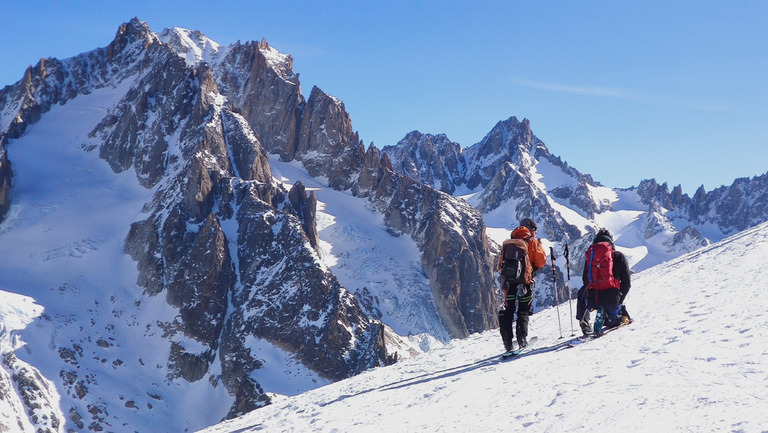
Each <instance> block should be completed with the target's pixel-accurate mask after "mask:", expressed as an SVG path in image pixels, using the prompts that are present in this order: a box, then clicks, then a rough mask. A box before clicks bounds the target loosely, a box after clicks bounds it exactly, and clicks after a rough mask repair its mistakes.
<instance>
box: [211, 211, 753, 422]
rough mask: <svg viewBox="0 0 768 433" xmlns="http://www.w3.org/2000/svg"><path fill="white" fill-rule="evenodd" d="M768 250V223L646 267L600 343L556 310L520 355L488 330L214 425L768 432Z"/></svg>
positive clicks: (539, 316)
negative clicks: (621, 322)
mask: <svg viewBox="0 0 768 433" xmlns="http://www.w3.org/2000/svg"><path fill="white" fill-rule="evenodd" d="M766 260H768V224H761V225H759V226H757V227H755V228H752V229H749V230H747V231H744V232H741V233H739V234H737V235H735V236H732V237H730V238H727V239H725V240H723V241H721V242H719V243H716V244H712V245H710V246H708V247H705V248H702V249H699V250H697V251H695V252H693V253H691V254H687V255H683V256H681V257H679V258H678V259H675V260H673V261H671V262H668V263H665V264H663V265H659V266H656V267H653V268H651V269H648V270H645V271H643V272H640V273H638V274H635V276H634V281H633V285H632V290H631V291H630V293H629V296H628V297H627V306H628V309H629V312H630V313H631V314H632V317H633V318H634V319H635V322H634V323H632V324H631V325H629V326H627V327H624V328H620V329H618V330H616V331H615V332H612V333H608V334H606V335H605V336H603V337H602V338H600V339H597V340H594V341H591V342H588V343H585V344H581V345H578V346H576V347H574V348H568V347H567V343H568V342H569V341H570V340H571V337H569V336H570V329H569V327H568V325H567V323H568V319H567V317H565V314H561V315H562V316H563V319H564V320H563V323H565V324H566V329H564V331H563V338H560V332H559V330H558V325H557V318H556V314H557V310H556V309H555V308H548V309H546V310H544V311H540V312H538V313H536V314H534V315H533V316H532V317H531V329H532V331H533V334H535V335H537V336H538V337H539V340H538V342H537V344H536V346H535V348H534V349H533V350H532V351H529V352H527V353H525V354H523V355H522V356H520V357H519V358H516V359H513V360H510V361H500V359H499V358H500V356H499V355H500V353H501V352H502V351H503V345H502V343H501V337H500V336H499V334H498V331H497V330H491V331H487V332H484V333H478V334H474V335H472V336H470V337H469V338H466V339H456V340H453V341H452V342H451V343H449V344H447V345H445V346H444V347H442V348H439V349H435V350H433V351H430V352H429V353H426V354H423V355H421V356H418V357H416V358H413V359H409V360H406V361H404V362H401V363H398V364H396V365H393V366H390V367H386V368H377V369H374V370H371V371H367V372H365V373H363V374H361V375H359V376H356V377H354V378H350V379H346V380H343V381H341V382H337V383H334V384H332V385H327V386H324V387H321V388H318V389H316V390H313V391H309V392H306V393H304V394H301V395H298V396H294V397H288V398H283V399H279V400H276V401H275V403H274V404H273V405H271V406H269V407H266V408H264V409H261V410H258V411H254V412H251V413H249V414H248V415H245V416H243V417H241V418H238V419H235V420H231V421H227V422H224V423H221V424H219V425H217V426H213V427H210V428H208V429H205V430H204V432H205V433H225V432H239V433H247V432H260V431H280V432H304V431H313V432H334V431H343V432H350V433H351V432H369V431H380V432H402V431H421V432H475V431H482V432H508V431H518V430H520V431H523V430H524V431H526V432H554V431H576V432H582V431H596V432H615V431H690V432H694V431H695V432H722V431H739V432H762V431H765V428H766V425H768V412H766V411H765V402H766V400H768V362H766V356H768V355H767V354H766V345H767V344H768V339H766V337H765V333H764V329H765V328H766V326H768V298H767V297H765V296H763V294H762V288H763V287H766V285H768V273H766V272H764V271H763V264H764V263H765V262H766ZM566 309H567V308H566ZM561 310H563V308H562V306H561ZM576 329H578V326H576ZM577 332H578V331H577Z"/></svg>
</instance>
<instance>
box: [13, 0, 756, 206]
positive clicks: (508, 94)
mask: <svg viewBox="0 0 768 433" xmlns="http://www.w3.org/2000/svg"><path fill="white" fill-rule="evenodd" d="M133 17H139V18H140V19H142V20H144V21H146V22H147V23H148V24H149V26H150V28H151V29H152V30H153V31H155V32H160V31H162V29H164V28H166V27H174V26H176V27H183V28H188V29H194V30H199V31H201V32H202V33H204V34H206V35H207V36H208V37H209V38H211V39H213V40H215V41H216V42H218V43H220V44H224V45H229V44H231V43H234V42H236V41H237V40H241V41H250V40H261V39H262V38H264V39H266V40H267V42H269V43H270V44H271V45H272V46H274V47H275V48H277V49H278V50H279V51H281V52H284V53H288V54H291V55H292V56H293V58H294V71H295V72H298V73H299V74H300V77H301V83H302V90H303V92H304V94H305V96H307V97H308V95H309V91H310V90H311V88H312V86H314V85H317V86H318V87H320V88H321V89H322V90H323V91H325V92H326V93H329V94H331V95H333V96H336V97H338V98H339V99H341V100H342V101H344V103H345V105H346V108H347V111H348V112H349V113H350V116H351V118H352V124H353V126H354V128H355V129H356V130H357V131H358V132H359V133H360V137H361V139H362V140H363V141H364V142H365V144H366V145H368V144H370V143H371V142H373V143H374V144H375V145H376V146H378V147H383V146H386V145H391V144H395V143H396V142H397V141H399V140H400V139H401V138H403V137H404V136H405V134H407V133H408V132H410V131H413V130H419V131H421V132H424V133H431V134H440V133H445V134H446V135H447V136H448V138H449V139H451V140H453V141H455V142H458V143H460V144H461V145H462V146H470V145H472V144H474V143H476V142H478V141H480V140H481V139H482V138H483V137H484V136H485V134H487V133H488V132H489V131H490V130H491V128H492V127H493V126H494V125H495V124H496V122H498V121H500V120H504V119H507V118H508V117H510V116H517V117H518V118H519V119H522V118H528V119H529V120H530V121H531V127H532V129H533V133H534V134H535V135H536V136H537V137H539V138H540V139H541V140H542V141H544V143H546V145H547V146H548V147H549V149H550V151H551V152H552V153H554V154H555V155H558V156H560V157H561V158H562V159H563V160H565V161H567V162H568V163H569V164H571V165H572V166H574V167H575V168H577V169H578V170H580V171H582V172H585V173H589V174H591V175H593V177H594V178H595V179H596V180H597V181H599V182H601V183H603V184H605V185H607V186H612V187H629V186H633V185H637V184H638V183H639V181H640V180H642V179H646V178H655V179H656V180H657V181H659V182H660V183H661V182H668V183H669V185H670V187H671V186H674V185H677V184H682V186H683V191H684V192H685V193H688V194H689V195H693V193H694V192H695V189H696V188H697V187H698V186H699V185H702V184H703V185H704V186H705V188H706V189H707V190H708V191H709V190H712V189H714V188H717V187H719V186H720V185H730V184H731V183H732V182H733V181H734V179H736V178H738V177H752V176H755V175H761V174H763V173H766V172H768V1H757V0H754V1H746V0H745V1H707V0H704V1H689V0H680V1H668V0H663V1H656V0H652V1H621V0H619V1H589V0H584V1H570V0H563V1H528V2H523V1H509V0H508V1H483V0H478V1H469V0H450V1H436V0H430V1H426V0H413V1H403V0H388V1H363V0H358V1H351V0H347V1H343V0H329V1H255V0H242V1H228V0H217V1H185V2H181V1H177V2H174V1H158V0H149V1H146V0H134V1H55V2H54V1H35V0H32V1H27V0H25V1H17V0H10V1H9V0H2V2H0V86H3V85H7V84H12V83H14V82H16V81H17V80H19V79H20V78H21V77H22V75H23V73H24V70H25V68H26V67H27V66H29V65H31V64H34V63H36V62H37V60H38V59H40V58H42V57H57V58H61V59H63V58H67V57H71V56H74V55H76V54H79V53H81V52H85V51H90V50H92V49H95V48H98V47H103V46H106V45H107V44H109V42H110V41H111V40H112V39H113V38H114V35H115V32H116V31H117V28H118V26H119V25H120V24H121V23H123V22H127V21H128V20H130V19H131V18H133Z"/></svg>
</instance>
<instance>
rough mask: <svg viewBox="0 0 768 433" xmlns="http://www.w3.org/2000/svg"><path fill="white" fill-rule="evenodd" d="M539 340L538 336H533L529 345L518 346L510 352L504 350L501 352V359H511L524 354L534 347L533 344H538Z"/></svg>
mask: <svg viewBox="0 0 768 433" xmlns="http://www.w3.org/2000/svg"><path fill="white" fill-rule="evenodd" d="M538 340H539V338H538V337H531V339H530V340H528V345H527V346H525V347H518V348H517V349H514V350H510V351H508V352H504V353H502V354H501V359H510V358H514V357H515V356H518V355H520V354H522V353H523V352H527V351H529V350H531V349H532V348H533V345H534V344H536V342H537V341H538Z"/></svg>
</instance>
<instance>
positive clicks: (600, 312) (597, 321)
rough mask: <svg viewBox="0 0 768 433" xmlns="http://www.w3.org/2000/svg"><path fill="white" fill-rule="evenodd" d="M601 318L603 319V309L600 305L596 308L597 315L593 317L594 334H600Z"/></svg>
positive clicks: (601, 328) (601, 327)
mask: <svg viewBox="0 0 768 433" xmlns="http://www.w3.org/2000/svg"><path fill="white" fill-rule="evenodd" d="M603 320H605V309H604V308H603V307H600V308H598V309H597V315H596V317H595V327H594V332H595V335H596V336H599V335H600V334H602V332H601V331H602V330H603Z"/></svg>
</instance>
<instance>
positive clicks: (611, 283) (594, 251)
mask: <svg viewBox="0 0 768 433" xmlns="http://www.w3.org/2000/svg"><path fill="white" fill-rule="evenodd" d="M587 281H588V283H587V288H589V289H595V290H604V289H618V288H619V287H621V285H620V284H619V281H618V280H616V279H615V278H614V277H613V247H611V244H610V243H608V242H598V243H596V244H592V245H590V246H589V248H587Z"/></svg>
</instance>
